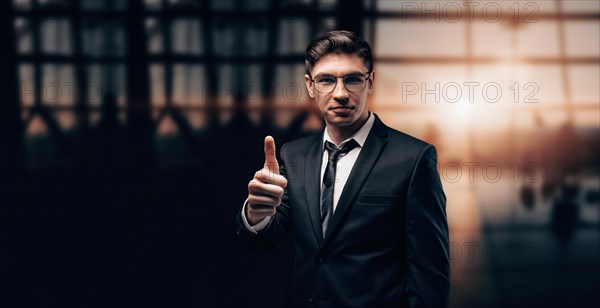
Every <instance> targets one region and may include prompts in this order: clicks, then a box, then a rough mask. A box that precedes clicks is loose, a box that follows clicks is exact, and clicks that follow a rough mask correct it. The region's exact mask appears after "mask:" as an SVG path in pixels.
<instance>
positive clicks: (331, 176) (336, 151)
mask: <svg viewBox="0 0 600 308" xmlns="http://www.w3.org/2000/svg"><path fill="white" fill-rule="evenodd" d="M357 146H358V143H356V141H355V140H354V139H351V140H349V141H348V142H346V143H344V145H343V146H342V148H341V149H340V148H338V147H336V146H335V145H334V144H333V143H331V142H329V141H325V148H326V149H327V152H328V153H329V160H328V162H327V168H326V169H325V174H324V175H323V192H322V194H321V226H322V227H323V237H325V233H326V232H327V225H328V224H329V220H330V219H331V215H333V187H334V186H335V185H334V182H335V170H336V167H337V161H338V158H339V155H340V154H342V153H344V154H345V153H348V152H350V151H352V149H354V148H355V147H357Z"/></svg>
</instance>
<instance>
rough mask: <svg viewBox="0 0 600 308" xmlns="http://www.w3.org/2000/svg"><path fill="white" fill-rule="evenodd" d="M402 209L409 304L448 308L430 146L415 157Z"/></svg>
mask: <svg viewBox="0 0 600 308" xmlns="http://www.w3.org/2000/svg"><path fill="white" fill-rule="evenodd" d="M405 211H406V212H405V222H406V224H405V226H406V227H405V228H406V229H405V243H406V260H407V290H406V291H407V295H408V301H409V307H411V308H416V307H436V308H438V307H448V302H449V293H450V262H449V239H448V223H447V220H446V196H445V194H444V191H443V189H442V183H441V181H440V176H439V174H438V172H437V154H436V150H435V147H433V146H432V145H428V146H426V147H425V149H423V151H422V152H421V154H420V156H419V158H418V159H417V163H416V165H415V167H414V169H413V174H412V176H411V180H410V184H409V187H408V194H407V203H406V209H405Z"/></svg>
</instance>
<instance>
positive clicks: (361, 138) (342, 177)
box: [242, 112, 375, 233]
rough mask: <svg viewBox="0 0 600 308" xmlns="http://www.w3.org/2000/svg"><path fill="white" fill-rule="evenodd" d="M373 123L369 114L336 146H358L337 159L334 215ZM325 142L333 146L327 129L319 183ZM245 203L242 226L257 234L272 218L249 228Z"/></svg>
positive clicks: (324, 136) (325, 164) (324, 155)
mask: <svg viewBox="0 0 600 308" xmlns="http://www.w3.org/2000/svg"><path fill="white" fill-rule="evenodd" d="M374 122H375V116H374V115H373V113H371V112H369V118H368V119H367V122H365V124H363V126H362V127H361V128H360V129H359V130H357V131H356V133H354V135H352V136H351V137H350V138H348V139H346V140H344V141H342V143H340V144H339V145H338V144H336V146H338V147H341V146H342V145H343V144H344V143H346V142H348V141H350V140H351V139H354V140H355V141H356V143H358V146H357V147H355V148H354V149H352V150H351V151H350V152H348V153H346V154H340V156H339V158H338V161H337V167H336V172H335V183H334V186H333V211H334V213H335V209H336V207H337V204H338V201H339V200H340V196H341V195H342V191H343V190H344V186H345V185H346V182H347V181H348V176H349V175H350V172H351V171H352V167H354V164H355V163H356V159H357V158H358V154H360V151H361V149H362V147H363V145H364V144H365V141H366V140H367V136H368V135H369V132H370V131H371V128H372V127H373V123H374ZM325 141H329V142H331V143H333V144H335V142H333V140H332V139H331V136H329V133H328V132H327V128H325V129H324V132H323V144H322V146H321V150H322V155H323V159H322V163H321V183H323V176H324V175H325V169H326V168H327V161H328V158H329V152H327V150H326V149H325ZM321 193H323V185H321ZM247 203H248V200H246V202H244V206H243V208H242V221H243V222H244V226H245V227H246V229H248V230H250V231H252V232H254V233H257V232H258V231H260V230H262V229H264V228H265V227H267V226H268V225H269V222H270V221H271V217H273V216H268V217H265V219H263V220H262V221H260V222H259V223H258V224H256V225H254V226H250V224H249V223H248V220H247V219H246V214H245V212H246V204H247Z"/></svg>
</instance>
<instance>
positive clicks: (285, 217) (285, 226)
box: [236, 144, 292, 252]
mask: <svg viewBox="0 0 600 308" xmlns="http://www.w3.org/2000/svg"><path fill="white" fill-rule="evenodd" d="M284 150H285V144H284V145H283V146H282V147H281V153H280V154H281V155H280V156H281V158H280V159H279V173H280V174H281V175H282V176H284V177H285V178H286V179H287V175H286V169H285V162H284V160H283V157H284V155H283V154H284ZM289 202H290V199H289V196H288V188H287V187H286V188H285V189H284V191H283V196H282V197H281V205H279V207H277V212H276V213H275V215H274V216H273V217H272V218H271V221H270V222H269V224H268V225H267V227H265V228H264V229H262V230H260V231H258V232H257V233H256V234H255V233H253V232H252V231H250V230H248V229H247V228H246V227H245V226H244V223H243V221H242V218H241V211H242V210H243V208H244V207H242V208H241V209H240V210H239V211H238V212H237V216H236V217H237V218H236V237H237V238H238V239H239V240H240V241H241V243H242V244H243V245H244V246H245V247H246V248H247V249H248V250H251V251H254V252H269V251H271V250H272V249H273V248H275V246H277V244H278V243H279V242H280V241H282V240H283V239H285V238H286V237H287V236H288V235H289V233H290V232H291V230H292V217H291V214H292V213H291V211H290V204H289Z"/></svg>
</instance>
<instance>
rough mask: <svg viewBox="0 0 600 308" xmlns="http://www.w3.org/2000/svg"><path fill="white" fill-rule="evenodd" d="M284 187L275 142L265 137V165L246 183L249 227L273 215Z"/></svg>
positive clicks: (285, 183) (279, 202) (284, 180)
mask: <svg viewBox="0 0 600 308" xmlns="http://www.w3.org/2000/svg"><path fill="white" fill-rule="evenodd" d="M286 186H287V180H286V178H285V177H283V176H282V175H280V174H279V163H278V162H277V158H276V157H275V140H273V137H271V136H267V137H265V165H264V167H263V168H262V169H261V170H259V171H257V172H256V173H255V174H254V178H253V179H252V180H251V181H250V182H249V183H248V206H247V207H246V209H247V212H246V218H247V219H248V223H249V224H250V225H251V226H254V225H256V224H257V223H259V222H260V221H261V220H263V219H264V218H265V217H268V216H273V215H275V212H276V211H277V207H278V206H279V205H280V204H281V197H282V196H283V189H284V188H285V187H286Z"/></svg>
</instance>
